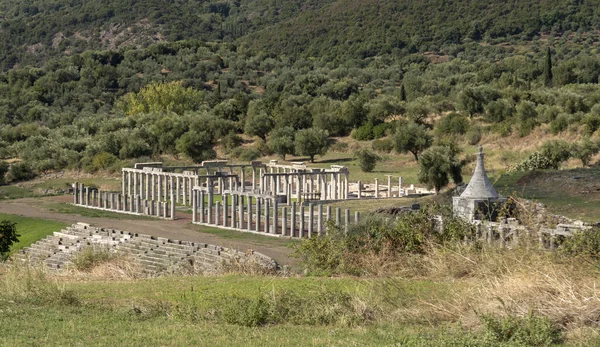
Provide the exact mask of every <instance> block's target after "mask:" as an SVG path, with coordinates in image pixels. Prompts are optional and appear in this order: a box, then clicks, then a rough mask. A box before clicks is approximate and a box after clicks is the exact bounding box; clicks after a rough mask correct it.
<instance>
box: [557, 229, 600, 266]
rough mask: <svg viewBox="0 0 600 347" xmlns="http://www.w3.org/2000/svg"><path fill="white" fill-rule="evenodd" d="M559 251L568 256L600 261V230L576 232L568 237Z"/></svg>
mask: <svg viewBox="0 0 600 347" xmlns="http://www.w3.org/2000/svg"><path fill="white" fill-rule="evenodd" d="M559 251H560V252H561V253H563V254H567V255H568V256H582V257H585V258H590V259H593V260H595V261H598V260H600V228H598V227H596V228H593V229H590V230H582V231H578V232H575V233H574V234H573V236H571V237H566V238H565V239H564V241H563V242H562V244H561V245H560V248H559Z"/></svg>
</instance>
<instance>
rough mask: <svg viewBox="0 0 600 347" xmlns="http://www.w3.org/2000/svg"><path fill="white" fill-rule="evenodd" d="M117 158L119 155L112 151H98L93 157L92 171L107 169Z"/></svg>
mask: <svg viewBox="0 0 600 347" xmlns="http://www.w3.org/2000/svg"><path fill="white" fill-rule="evenodd" d="M117 160H118V159H117V157H115V156H114V155H112V154H110V153H107V152H102V153H98V154H96V155H95V156H94V157H93V158H92V167H91V168H92V171H98V170H106V169H108V168H110V167H111V166H112V165H113V164H114V163H115V162H116V161H117Z"/></svg>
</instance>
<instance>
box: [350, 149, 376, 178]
mask: <svg viewBox="0 0 600 347" xmlns="http://www.w3.org/2000/svg"><path fill="white" fill-rule="evenodd" d="M354 157H355V158H356V159H357V160H358V166H359V167H360V169H361V170H362V172H371V171H373V169H374V168H375V165H377V162H378V161H379V160H381V157H379V156H378V155H377V154H375V153H373V152H371V151H370V150H368V149H366V148H364V149H361V150H359V151H357V152H356V154H355V156H354Z"/></svg>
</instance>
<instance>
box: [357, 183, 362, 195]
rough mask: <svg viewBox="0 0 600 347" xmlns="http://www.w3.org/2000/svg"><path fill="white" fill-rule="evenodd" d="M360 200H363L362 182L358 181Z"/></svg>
mask: <svg viewBox="0 0 600 347" xmlns="http://www.w3.org/2000/svg"><path fill="white" fill-rule="evenodd" d="M357 195H358V199H362V182H361V181H358V193H357Z"/></svg>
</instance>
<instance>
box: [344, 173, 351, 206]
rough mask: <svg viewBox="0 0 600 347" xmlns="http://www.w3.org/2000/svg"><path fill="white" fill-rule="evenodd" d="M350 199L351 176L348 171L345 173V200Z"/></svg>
mask: <svg viewBox="0 0 600 347" xmlns="http://www.w3.org/2000/svg"><path fill="white" fill-rule="evenodd" d="M349 197H350V174H349V173H348V172H347V171H346V172H345V173H344V199H348V198H349Z"/></svg>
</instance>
